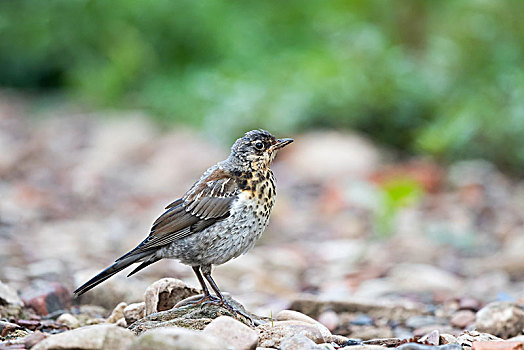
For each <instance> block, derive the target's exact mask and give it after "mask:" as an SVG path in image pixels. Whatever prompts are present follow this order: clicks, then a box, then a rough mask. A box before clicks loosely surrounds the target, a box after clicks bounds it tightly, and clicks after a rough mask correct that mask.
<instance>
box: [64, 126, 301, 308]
mask: <svg viewBox="0 0 524 350" xmlns="http://www.w3.org/2000/svg"><path fill="white" fill-rule="evenodd" d="M293 141H294V140H293V139H291V138H281V139H277V138H276V137H275V136H273V135H272V134H271V133H269V132H268V131H265V130H251V131H248V132H246V133H245V135H244V136H243V137H241V138H239V139H237V140H236V141H235V143H234V144H233V146H232V147H231V153H230V154H229V157H228V158H227V159H225V160H223V161H220V162H218V163H217V164H215V165H213V166H212V167H210V168H209V169H207V170H206V171H205V172H204V174H203V175H202V176H201V177H200V179H199V180H198V181H196V182H195V183H194V184H193V185H192V186H191V187H190V188H189V190H188V191H187V192H186V193H185V194H184V195H183V196H182V197H180V198H179V199H177V200H175V201H174V202H172V203H171V204H169V205H168V206H167V207H166V208H165V211H164V213H163V214H162V215H160V216H159V217H158V218H157V219H156V221H155V222H154V223H153V225H152V227H151V231H150V233H149V236H148V237H147V238H146V239H144V240H143V241H142V242H141V243H140V244H138V245H137V246H136V247H135V248H134V249H132V250H131V251H129V252H127V253H126V254H124V255H122V256H121V257H120V258H118V259H116V260H115V262H114V264H112V265H111V266H109V267H107V268H106V269H105V270H103V271H102V272H100V273H99V274H97V275H96V276H94V277H93V278H91V279H90V280H89V281H87V282H86V283H84V284H83V285H81V286H80V287H78V289H76V290H75V291H74V294H75V296H77V297H78V296H80V295H82V294H83V293H85V292H87V291H88V290H90V289H92V288H93V287H95V286H97V285H98V284H100V283H102V282H104V281H105V280H107V279H108V278H110V277H111V276H113V275H115V274H116V273H118V272H120V271H122V270H123V269H125V268H127V267H128V266H130V265H132V264H134V263H140V265H138V266H137V267H136V268H135V269H134V270H133V271H131V273H129V275H128V277H129V276H131V275H134V274H135V273H137V272H138V271H140V270H142V269H143V268H145V267H147V266H149V265H151V264H153V263H155V262H157V261H159V260H162V259H177V260H179V261H180V262H181V263H182V264H185V265H188V266H191V267H192V269H193V271H194V273H195V275H196V277H197V279H198V282H199V284H200V286H201V287H202V292H203V295H202V297H201V298H200V299H198V300H196V301H194V302H193V304H207V303H213V304H219V305H222V306H224V307H226V308H227V309H229V310H230V311H231V312H234V313H236V314H240V315H242V316H244V317H247V316H246V315H245V314H244V313H242V312H241V311H240V310H238V309H236V308H235V307H233V306H232V305H231V304H230V303H228V302H227V300H226V299H225V298H224V296H223V294H222V293H221V291H220V289H219V288H218V286H217V284H216V283H215V281H214V280H213V278H212V277H211V270H212V267H213V266H215V265H221V264H224V263H226V262H227V261H229V260H231V259H233V258H237V257H238V256H240V255H242V254H245V253H246V252H247V251H249V250H250V249H251V248H253V246H254V245H255V243H256V241H257V240H258V239H259V238H260V237H261V235H262V233H263V231H264V230H265V228H266V226H267V225H268V222H269V216H270V214H271V210H272V208H273V205H274V203H275V196H276V186H275V177H274V175H273V172H272V171H271V169H270V165H271V162H272V161H273V159H274V158H275V156H276V154H277V152H278V151H279V150H280V149H282V148H283V147H285V146H287V145H289V144H290V143H292V142H293ZM204 278H205V280H207V282H208V283H209V285H210V287H211V289H213V291H214V292H215V296H213V295H211V293H210V291H209V289H208V287H207V285H206V283H205V280H204ZM247 318H248V317H247Z"/></svg>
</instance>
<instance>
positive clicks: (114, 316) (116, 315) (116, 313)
mask: <svg viewBox="0 0 524 350" xmlns="http://www.w3.org/2000/svg"><path fill="white" fill-rule="evenodd" d="M126 307H127V303H124V302H122V303H119V304H118V305H117V306H116V307H115V308H114V309H113V311H112V312H111V315H110V316H109V317H108V318H107V320H106V322H107V323H117V322H118V320H120V319H121V318H123V317H124V309H125V308H126Z"/></svg>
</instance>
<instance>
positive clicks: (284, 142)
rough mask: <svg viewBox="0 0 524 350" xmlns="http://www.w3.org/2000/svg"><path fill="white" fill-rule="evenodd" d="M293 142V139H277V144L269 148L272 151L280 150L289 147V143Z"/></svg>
mask: <svg viewBox="0 0 524 350" xmlns="http://www.w3.org/2000/svg"><path fill="white" fill-rule="evenodd" d="M293 141H295V140H293V139H277V142H276V143H275V144H274V145H273V146H272V147H271V148H272V149H273V150H277V149H280V148H282V147H284V146H287V145H289V144H290V143H291V142H293Z"/></svg>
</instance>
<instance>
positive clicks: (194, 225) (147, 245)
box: [117, 168, 240, 261]
mask: <svg viewBox="0 0 524 350" xmlns="http://www.w3.org/2000/svg"><path fill="white" fill-rule="evenodd" d="M239 193H240V189H239V186H238V183H237V181H236V180H235V178H233V177H231V176H230V174H229V172H227V171H225V170H222V169H220V168H217V169H214V170H213V171H210V172H208V173H207V175H204V176H203V177H202V178H201V179H200V180H199V181H198V182H196V183H195V184H194V185H193V186H192V187H191V189H190V190H189V191H187V193H186V194H185V195H184V197H182V198H180V199H178V200H176V201H174V202H173V203H171V204H170V205H169V206H167V207H166V209H167V210H166V211H165V212H164V213H163V214H162V215H161V216H160V217H159V218H158V219H156V221H155V222H154V223H153V226H152V227H151V233H150V234H149V236H148V237H147V238H146V239H145V240H144V241H143V242H142V243H140V244H139V245H138V246H137V247H136V248H135V249H133V250H132V251H130V252H129V253H127V254H126V255H124V256H122V257H121V258H119V259H118V260H120V259H123V258H125V257H127V256H129V255H133V254H137V253H141V252H144V251H147V250H151V249H154V248H157V247H160V246H163V245H166V244H169V243H172V242H174V241H176V240H178V239H181V238H184V237H186V236H189V235H191V234H193V233H196V232H199V231H202V230H203V229H205V228H206V227H209V226H210V225H212V224H214V223H215V222H217V221H220V220H223V219H225V218H226V217H228V216H229V210H230V208H231V204H232V203H233V201H234V200H235V198H236V197H237V196H238V194H239ZM118 260H117V261H118Z"/></svg>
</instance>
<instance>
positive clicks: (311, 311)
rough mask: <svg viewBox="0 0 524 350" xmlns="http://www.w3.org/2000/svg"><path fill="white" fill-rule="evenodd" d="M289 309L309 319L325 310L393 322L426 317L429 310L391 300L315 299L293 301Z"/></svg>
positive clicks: (420, 306) (416, 304)
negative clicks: (418, 316) (364, 315)
mask: <svg viewBox="0 0 524 350" xmlns="http://www.w3.org/2000/svg"><path fill="white" fill-rule="evenodd" d="M290 309H292V310H295V311H299V312H302V313H303V314H306V315H308V316H311V317H314V318H316V317H318V315H320V314H321V313H322V312H324V311H326V310H332V311H333V312H335V313H337V314H341V313H344V312H347V313H362V314H366V315H368V316H370V317H371V318H373V319H376V318H386V319H389V320H394V321H405V320H407V319H408V318H409V317H412V316H417V315H427V314H428V313H429V310H428V308H427V306H426V305H423V304H419V303H414V302H407V301H401V302H394V301H391V300H385V301H377V300H369V299H360V298H355V299H347V300H344V301H330V300H327V301H323V300H318V299H316V298H309V297H308V298H301V299H295V300H294V301H293V302H292V303H291V307H290Z"/></svg>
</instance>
